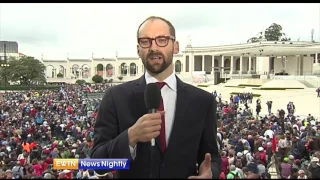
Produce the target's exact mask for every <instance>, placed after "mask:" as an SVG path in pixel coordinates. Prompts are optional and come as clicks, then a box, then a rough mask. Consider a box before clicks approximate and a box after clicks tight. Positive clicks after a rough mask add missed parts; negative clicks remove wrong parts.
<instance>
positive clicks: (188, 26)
mask: <svg viewBox="0 0 320 180" xmlns="http://www.w3.org/2000/svg"><path fill="white" fill-rule="evenodd" d="M153 15H154V16H161V17H164V18H166V19H168V20H169V21H170V22H171V23H172V24H173V25H174V26H175V28H176V39H177V40H178V41H179V42H180V51H183V50H184V49H185V47H186V46H187V44H188V43H189V42H190V40H189V39H191V45H192V46H194V47H199V46H200V47H202V46H218V45H230V44H239V43H246V42H247V40H248V39H249V38H251V37H254V36H256V35H257V34H258V33H259V32H261V31H262V30H263V29H266V28H268V27H269V26H270V25H271V24H272V23H277V24H280V25H281V26H282V28H283V32H284V33H286V35H287V37H290V38H291V39H292V40H293V41H297V40H298V39H299V40H300V41H311V30H312V29H314V40H316V41H318V42H319V41H320V3H314V4H302V3H301V4H293V3H292V4H289V3H286V4H271V3H268V4H263V3H258V4H245V3H243V4H214V3H212V4H49V3H46V4H35V3H30V4H26V3H25V4H4V3H0V40H1V41H16V42H18V44H19V52H20V53H23V54H25V55H28V56H34V57H35V58H38V59H40V58H41V57H42V55H43V58H44V59H50V60H55V59H57V60H58V59H66V58H67V57H69V58H71V59H89V58H91V57H92V54H93V56H94V57H97V58H102V57H104V58H114V57H115V56H116V54H118V57H137V50H136V44H137V42H136V31H137V28H138V26H139V25H140V23H141V22H142V21H144V19H146V18H147V17H149V16H153ZM116 52H117V53H116Z"/></svg>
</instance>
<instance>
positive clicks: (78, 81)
mask: <svg viewBox="0 0 320 180" xmlns="http://www.w3.org/2000/svg"><path fill="white" fill-rule="evenodd" d="M85 83H86V81H85V80H83V79H78V80H77V81H76V84H79V85H83V84H85Z"/></svg>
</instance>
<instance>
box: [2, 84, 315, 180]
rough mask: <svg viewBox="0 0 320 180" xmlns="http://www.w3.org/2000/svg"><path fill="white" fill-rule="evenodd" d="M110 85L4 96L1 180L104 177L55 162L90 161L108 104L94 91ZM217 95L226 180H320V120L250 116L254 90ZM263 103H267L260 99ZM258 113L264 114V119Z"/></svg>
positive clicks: (291, 115) (285, 115) (289, 114)
mask: <svg viewBox="0 0 320 180" xmlns="http://www.w3.org/2000/svg"><path fill="white" fill-rule="evenodd" d="M108 87H109V85H97V86H92V87H87V86H79V85H66V86H63V87H61V88H60V89H59V90H55V91H51V90H42V91H35V90H30V91H27V92H22V91H21V92H18V91H17V92H6V93H0V139H1V152H0V167H1V168H0V179H22V178H23V179H31V178H44V179H51V178H54V179H98V178H112V173H108V174H105V175H98V174H96V173H95V172H94V171H93V170H80V171H76V170H75V171H73V170H72V171H71V170H64V171H56V170H54V169H53V167H52V166H53V159H54V158H89V153H90V147H91V146H92V139H93V136H94V134H93V126H94V123H95V118H96V116H97V110H98V107H99V103H100V100H101V99H91V98H90V93H92V92H104V91H105V90H106V89H107V88H108ZM213 95H214V96H215V97H216V98H217V102H218V107H217V119H218V127H219V128H218V131H217V132H218V133H217V141H218V145H219V149H220V154H221V159H222V166H221V168H222V172H221V175H220V178H221V179H244V178H271V177H272V171H270V169H272V168H271V167H275V169H276V170H277V172H278V174H279V175H280V176H279V177H278V178H284V179H307V178H317V177H319V175H320V173H318V172H320V164H319V158H320V152H319V150H320V137H319V136H320V134H319V124H320V123H319V119H315V118H314V117H312V116H311V115H310V114H309V116H307V117H305V118H302V117H299V116H295V115H294V111H293V110H292V109H293V108H294V106H293V103H292V102H290V103H289V104H288V107H287V110H288V112H285V111H284V110H278V111H277V112H276V113H274V114H273V113H272V112H271V106H270V105H268V103H269V104H270V103H271V104H272V102H268V103H267V105H268V107H269V106H270V111H269V114H267V115H265V116H261V115H260V114H259V113H257V114H256V115H255V114H253V113H252V111H250V107H249V104H252V100H253V96H252V94H251V93H242V94H239V95H236V96H235V97H232V98H230V102H225V101H223V100H222V96H221V94H219V95H218V94H217V92H216V91H215V92H214V93H213ZM256 103H257V104H261V101H260V99H259V98H258V99H257V100H256ZM257 115H258V116H257Z"/></svg>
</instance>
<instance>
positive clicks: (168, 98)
mask: <svg viewBox="0 0 320 180" xmlns="http://www.w3.org/2000/svg"><path fill="white" fill-rule="evenodd" d="M144 77H145V79H146V84H149V83H155V82H158V80H157V79H156V78H154V77H152V76H151V75H150V74H149V73H148V72H147V71H146V72H145V76H144ZM163 82H165V83H166V85H165V86H163V87H162V88H161V95H162V99H163V106H164V111H165V128H166V144H167V145H168V143H169V138H170V134H171V130H172V125H173V120H174V115H175V109H176V100H177V78H176V75H175V73H172V74H171V75H170V76H169V77H168V78H167V79H165V80H164V81H163ZM136 147H137V145H136V146H135V147H134V148H132V147H131V146H130V145H129V148H130V153H131V157H132V159H135V157H136Z"/></svg>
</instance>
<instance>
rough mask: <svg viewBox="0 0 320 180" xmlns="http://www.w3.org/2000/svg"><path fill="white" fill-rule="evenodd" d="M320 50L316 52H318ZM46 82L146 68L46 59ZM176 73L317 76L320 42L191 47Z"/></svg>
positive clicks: (119, 61) (128, 61) (127, 61)
mask: <svg viewBox="0 0 320 180" xmlns="http://www.w3.org/2000/svg"><path fill="white" fill-rule="evenodd" d="M318 53H319V54H318ZM41 62H42V63H44V65H45V66H46V78H47V82H48V83H54V82H65V83H75V81H76V80H78V79H83V80H85V81H86V82H92V77H93V76H94V75H100V76H101V77H103V79H113V80H118V77H120V76H121V77H123V79H122V81H129V80H133V79H137V78H139V77H140V76H142V75H143V73H144V72H145V68H144V66H143V64H142V62H141V60H140V59H139V58H138V57H117V56H116V57H111V58H101V57H91V58H84V59H69V58H66V59H45V58H42V59H41ZM173 63H174V65H175V66H174V67H175V72H176V74H177V75H178V76H179V77H180V78H181V79H182V80H185V81H192V80H194V79H196V78H197V77H200V79H201V78H202V81H205V80H212V79H213V78H214V76H218V77H220V78H239V77H243V78H250V77H252V76H253V75H269V74H276V73H280V72H285V73H288V75H289V76H310V75H320V43H312V42H296V41H286V42H281V41H262V42H257V43H245V44H234V45H221V46H208V47H192V46H191V45H190V44H189V45H188V46H187V47H186V48H185V49H184V51H182V52H181V54H178V55H174V57H173ZM215 72H216V73H215Z"/></svg>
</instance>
